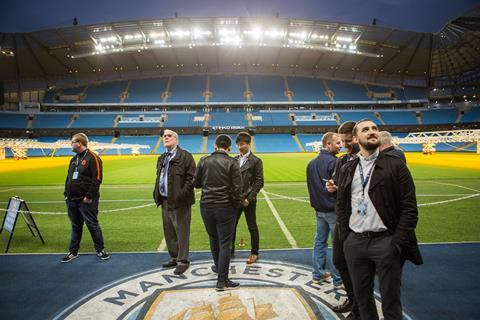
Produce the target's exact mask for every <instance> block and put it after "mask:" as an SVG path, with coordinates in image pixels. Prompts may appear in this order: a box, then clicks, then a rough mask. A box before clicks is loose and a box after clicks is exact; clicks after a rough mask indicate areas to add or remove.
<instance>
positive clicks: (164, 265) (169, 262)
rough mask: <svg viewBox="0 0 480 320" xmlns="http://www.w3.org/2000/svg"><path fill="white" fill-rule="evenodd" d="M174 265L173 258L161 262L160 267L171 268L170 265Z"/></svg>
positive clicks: (175, 263) (175, 264)
mask: <svg viewBox="0 0 480 320" xmlns="http://www.w3.org/2000/svg"><path fill="white" fill-rule="evenodd" d="M175 266H177V261H175V260H168V261H167V262H165V263H164V264H162V267H164V268H172V267H175Z"/></svg>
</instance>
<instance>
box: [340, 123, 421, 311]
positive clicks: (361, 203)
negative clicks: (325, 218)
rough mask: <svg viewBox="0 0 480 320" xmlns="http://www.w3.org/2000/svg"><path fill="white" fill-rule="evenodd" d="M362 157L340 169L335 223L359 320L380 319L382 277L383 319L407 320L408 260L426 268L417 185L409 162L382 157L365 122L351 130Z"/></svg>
mask: <svg viewBox="0 0 480 320" xmlns="http://www.w3.org/2000/svg"><path fill="white" fill-rule="evenodd" d="M353 141H354V142H356V143H358V144H359V147H360V153H359V156H358V157H357V158H356V159H355V160H354V161H350V162H348V163H346V164H345V165H344V166H342V168H341V169H340V173H339V180H338V182H337V185H338V188H337V207H336V208H337V219H338V233H339V238H340V240H343V241H344V252H345V258H346V261H347V264H348V270H349V271H350V275H351V276H352V281H353V289H354V292H355V299H356V302H357V304H358V308H359V311H360V316H361V319H363V320H375V319H378V314H377V309H376V306H375V300H374V297H373V287H374V278H375V274H377V276H378V279H379V287H380V293H381V297H382V311H383V316H384V319H386V320H392V319H398V320H401V319H403V317H402V305H401V301H400V281H401V274H402V267H403V263H404V261H405V260H410V261H412V262H413V263H415V264H422V257H421V255H420V251H419V249H418V245H417V239H416V236H415V228H416V225H417V221H418V210H417V201H416V196H415V185H414V183H413V179H412V176H411V174H410V172H409V170H408V168H407V166H406V165H405V163H404V162H403V161H402V160H401V159H399V158H398V157H396V156H392V155H390V154H388V153H379V150H378V146H379V139H378V128H377V125H376V124H375V123H374V122H373V121H371V120H369V119H363V120H360V121H358V122H357V124H356V125H355V127H354V128H353Z"/></svg>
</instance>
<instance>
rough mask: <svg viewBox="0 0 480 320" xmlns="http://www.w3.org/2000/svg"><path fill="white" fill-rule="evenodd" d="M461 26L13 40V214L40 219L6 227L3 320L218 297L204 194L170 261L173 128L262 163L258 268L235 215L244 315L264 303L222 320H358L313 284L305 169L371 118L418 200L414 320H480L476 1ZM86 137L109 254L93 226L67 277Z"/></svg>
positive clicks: (193, 145) (161, 312) (109, 27)
mask: <svg viewBox="0 0 480 320" xmlns="http://www.w3.org/2000/svg"><path fill="white" fill-rule="evenodd" d="M450 18H451V20H449V21H448V22H447V23H446V24H444V26H443V27H442V28H441V30H438V31H436V32H417V31H410V30H406V29H401V28H395V27H388V26H382V25H381V24H378V25H377V22H376V21H375V19H374V21H373V22H372V23H371V24H359V23H344V22H340V21H327V20H318V19H299V18H295V19H294V18H290V17H285V16H280V15H278V14H277V15H273V16H263V17H260V16H253V15H252V16H234V15H230V16H224V17H205V16H197V17H183V16H178V14H177V13H175V16H174V17H172V18H157V19H140V20H138V19H137V20H124V21H105V20H104V21H102V22H101V23H92V24H81V23H80V24H79V23H78V21H77V20H76V18H75V21H74V23H73V25H72V26H68V27H52V28H47V29H40V30H34V31H30V32H1V31H2V30H0V49H1V50H0V51H1V52H0V53H1V54H0V206H2V207H4V208H7V206H8V204H9V203H10V202H9V201H10V199H11V198H12V197H18V198H20V199H23V200H24V201H25V203H26V204H27V205H28V208H26V209H25V210H26V211H28V212H30V214H31V217H33V218H34V220H35V221H34V222H33V224H32V223H31V222H30V220H29V218H28V217H29V215H23V214H20V215H18V217H17V219H16V224H14V229H13V230H11V232H7V231H8V230H5V227H4V226H2V229H4V230H3V231H2V232H1V233H0V245H1V247H2V252H3V248H4V247H5V248H7V250H8V253H5V254H1V255H0V261H1V263H0V270H1V271H0V279H1V280H2V281H0V318H2V319H52V318H53V319H67V318H68V319H184V317H183V316H182V317H178V318H175V317H174V315H175V314H178V311H179V310H182V308H191V307H195V306H199V305H202V304H203V305H206V304H210V305H215V303H219V302H218V301H217V300H218V296H217V295H215V294H213V293H211V292H210V291H208V290H207V289H205V287H204V286H203V285H204V284H207V285H208V284H210V285H211V284H212V283H213V282H212V281H213V275H211V274H207V272H205V269H206V268H209V267H210V264H211V255H210V252H209V239H208V235H207V233H206V232H205V227H204V225H203V222H202V218H201V215H200V209H199V204H198V199H199V197H200V190H199V189H197V190H196V199H197V201H196V203H195V205H194V206H193V208H192V222H191V229H190V230H191V231H190V250H191V258H192V267H193V268H191V270H192V271H191V273H189V274H188V275H186V276H185V277H183V278H182V277H176V276H172V274H171V272H170V273H169V272H168V270H164V269H162V268H161V267H160V265H161V262H162V261H163V260H165V259H166V258H167V257H168V254H167V251H166V244H165V239H164V236H163V231H162V216H161V213H160V209H159V208H157V207H156V205H155V203H154V202H153V199H152V191H153V188H154V183H155V174H156V173H155V170H156V162H157V159H158V157H159V156H160V155H161V154H163V153H164V152H165V149H164V147H163V141H162V132H163V130H165V129H171V130H174V131H175V132H177V133H178V134H179V145H180V146H181V147H182V148H183V149H185V150H187V151H189V152H190V153H192V154H193V155H194V159H195V161H196V162H198V161H199V160H200V158H201V157H203V156H205V155H206V154H209V153H211V152H213V151H214V143H215V137H216V136H217V135H219V134H227V135H230V136H231V138H232V140H233V141H235V136H236V135H237V134H238V133H239V132H248V133H249V134H250V135H251V136H252V151H253V152H254V153H255V154H256V155H258V157H259V158H261V159H262V161H263V166H264V174H265V186H264V188H263V189H262V191H261V192H260V193H259V195H258V197H259V198H258V203H257V222H258V226H259V229H260V232H261V250H263V251H262V254H261V259H260V260H259V262H260V263H259V264H258V267H256V268H251V269H249V268H248V267H245V263H244V260H245V258H246V257H247V256H248V253H249V250H247V249H248V248H249V246H250V244H249V239H250V238H249V231H248V228H247V224H246V222H245V219H243V218H242V219H241V220H240V224H239V226H238V230H237V238H238V239H237V240H238V241H237V242H238V243H237V244H236V247H237V250H238V253H237V255H236V256H235V258H234V260H233V262H232V268H233V269H232V270H236V271H231V272H233V273H234V277H236V279H237V280H239V281H240V282H241V283H242V286H243V285H244V284H245V287H246V289H245V291H242V293H241V294H240V295H241V299H242V302H243V303H244V304H245V305H247V303H246V302H245V301H253V303H252V302H248V305H247V306H246V307H245V308H246V309H245V310H247V311H248V314H249V315H250V317H249V318H242V317H240V316H238V317H237V318H236V317H233V316H232V317H231V318H228V319H252V318H254V319H345V317H346V315H345V314H335V313H332V312H331V311H329V307H330V306H331V305H333V304H336V303H337V302H338V301H341V300H342V299H344V297H345V293H344V292H342V291H341V290H340V291H339V292H337V291H336V289H334V287H333V286H332V285H331V284H328V285H326V286H316V285H315V284H312V283H310V282H308V280H309V279H308V277H307V276H305V275H307V274H308V275H310V271H311V251H312V243H313V238H314V236H315V232H316V226H315V219H314V216H313V215H312V214H313V213H314V210H313V208H312V207H311V206H310V201H309V194H308V190H307V185H306V167H307V165H308V163H309V162H310V160H312V159H313V158H315V157H316V156H317V154H318V151H319V148H320V147H321V140H322V137H323V135H324V134H325V133H326V132H329V131H333V132H336V131H337V129H338V127H339V125H340V124H341V123H343V122H345V121H349V120H353V121H358V120H361V119H364V118H369V119H371V120H372V121H374V122H375V123H376V124H377V125H378V126H379V128H381V129H382V130H386V131H389V132H391V134H392V136H393V141H394V143H395V145H396V147H397V148H399V149H401V150H403V151H404V152H405V154H406V157H407V164H408V168H409V170H410V171H411V173H412V176H413V178H414V182H415V187H416V196H417V201H418V212H419V222H418V225H417V229H416V233H417V237H418V241H419V243H421V246H420V249H421V251H422V254H423V256H424V260H425V264H424V265H423V266H414V265H412V264H408V263H407V264H406V265H405V269H404V275H403V279H402V301H403V305H404V308H403V310H404V318H405V319H478V318H479V317H480V313H479V311H478V304H479V303H480V298H479V294H478V289H479V287H478V284H479V283H480V278H479V276H478V273H477V271H476V268H475V265H476V264H478V263H479V262H480V261H479V257H480V255H479V254H480V245H479V244H478V241H480V232H479V230H480V218H479V217H478V216H477V214H478V213H479V205H480V202H479V196H480V161H479V160H480V103H479V101H480V97H479V95H480V83H479V80H480V59H478V57H479V55H480V7H478V6H477V7H474V8H470V9H469V10H467V11H465V12H464V13H463V14H461V15H459V16H456V17H450ZM79 132H83V133H85V134H87V135H88V137H89V140H90V144H89V146H90V149H92V150H94V151H95V153H96V154H98V155H99V156H100V157H101V159H102V161H103V170H104V179H103V183H102V185H101V189H100V190H101V191H100V192H101V198H100V208H99V210H100V215H99V220H100V222H101V224H102V229H103V232H104V237H105V243H106V248H107V249H108V250H109V252H110V253H111V255H112V259H111V260H109V261H108V262H101V261H97V260H98V258H97V257H96V256H95V254H94V252H93V243H92V240H91V239H90V238H89V236H88V234H87V232H86V231H85V232H84V239H83V242H82V245H81V247H82V249H81V251H82V252H81V253H82V254H81V255H82V256H81V258H79V259H78V260H76V261H75V262H74V263H76V265H75V264H74V263H72V264H68V265H63V264H60V263H59V260H60V259H61V256H62V255H63V254H64V253H65V251H66V250H67V244H68V241H69V239H70V232H71V225H70V221H69V220H68V216H67V208H66V206H65V201H64V197H63V190H64V187H65V175H66V173H67V168H68V164H69V161H70V159H71V157H72V156H73V153H72V149H71V146H70V139H71V137H72V136H73V135H74V134H76V133H79ZM235 154H238V148H237V147H236V145H235V144H233V145H232V155H235ZM7 211H8V210H6V211H5V218H4V219H3V222H4V224H5V222H6V220H7ZM20 216H22V217H20ZM24 220H25V221H24ZM14 231H15V233H14ZM40 233H41V234H40ZM13 234H14V235H13ZM7 243H8V247H7ZM209 261H210V262H209ZM205 266H206V267H205ZM235 268H236V269H235ZM235 272H236V273H235ZM92 274H93V275H94V276H93V277H92ZM252 275H253V276H252ZM292 275H296V276H292ZM304 276H305V279H302V277H304ZM198 283H200V286H199V287H198V286H195V284H198ZM242 290H243V289H242ZM252 297H253V298H252ZM272 297H273V298H272ZM376 298H377V301H376V303H377V308H378V310H379V312H381V307H380V306H381V302H380V299H379V296H378V294H377V297H376ZM202 299H203V300H202ZM248 299H252V300H248ZM272 299H273V300H272ZM275 299H277V300H275ZM293 301H294V302H293ZM262 303H263V305H262ZM267 303H270V307H272V306H273V309H271V308H270V309H269V310H267V311H265V310H266V309H265V307H264V306H265V305H266V304H267ZM272 303H273V305H272ZM220 304H221V303H220ZM286 304H291V307H290V308H286V307H285V305H286ZM272 310H273V311H272ZM189 312H191V313H189V316H191V317H190V318H188V317H185V319H197V318H195V317H194V315H193V311H189ZM272 312H273V313H272ZM211 316H212V317H210V318H209V317H205V318H201V319H215V318H214V317H213V314H212V315H211ZM245 316H247V315H245ZM218 318H220V316H218ZM198 319H200V318H198ZM225 319H227V318H225Z"/></svg>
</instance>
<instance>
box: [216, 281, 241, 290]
mask: <svg viewBox="0 0 480 320" xmlns="http://www.w3.org/2000/svg"><path fill="white" fill-rule="evenodd" d="M239 287H240V283H238V282H233V281H231V280H230V279H227V280H225V281H218V282H217V285H216V286H215V290H217V291H225V290H234V289H238V288H239Z"/></svg>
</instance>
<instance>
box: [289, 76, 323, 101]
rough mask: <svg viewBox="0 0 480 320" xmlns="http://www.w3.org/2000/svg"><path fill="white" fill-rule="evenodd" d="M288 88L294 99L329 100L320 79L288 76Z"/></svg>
mask: <svg viewBox="0 0 480 320" xmlns="http://www.w3.org/2000/svg"><path fill="white" fill-rule="evenodd" d="M287 80H288V88H289V89H290V90H291V91H292V92H293V100H294V101H329V100H330V99H329V98H328V97H327V96H326V95H325V88H324V86H323V84H322V80H320V79H314V78H301V77H288V78H287Z"/></svg>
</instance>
